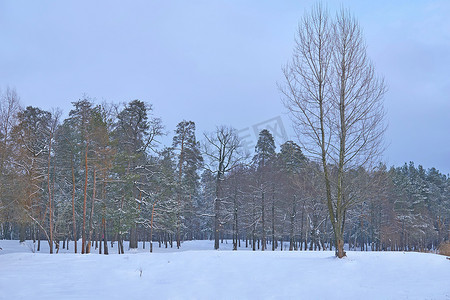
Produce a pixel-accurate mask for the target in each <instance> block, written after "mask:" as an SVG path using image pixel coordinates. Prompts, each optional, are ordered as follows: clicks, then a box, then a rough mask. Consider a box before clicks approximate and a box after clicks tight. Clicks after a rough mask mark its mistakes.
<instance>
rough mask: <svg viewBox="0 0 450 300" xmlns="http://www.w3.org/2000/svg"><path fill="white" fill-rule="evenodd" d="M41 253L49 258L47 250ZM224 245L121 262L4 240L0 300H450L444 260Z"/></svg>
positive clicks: (189, 246)
mask: <svg viewBox="0 0 450 300" xmlns="http://www.w3.org/2000/svg"><path fill="white" fill-rule="evenodd" d="M155 245H156V246H155ZM41 246H42V247H43V251H47V252H46V253H48V244H46V243H42V244H41ZM109 246H110V244H109ZM125 246H126V247H127V246H128V244H126V245H125ZM220 246H221V248H223V249H221V250H219V251H215V250H210V249H212V248H213V241H190V242H184V243H183V245H182V247H181V248H180V249H179V250H177V249H176V248H168V249H165V248H158V246H157V243H155V244H154V251H155V252H154V253H148V252H147V251H148V250H149V247H148V243H147V245H146V249H145V250H143V249H142V244H141V243H140V247H141V248H140V249H138V250H133V251H126V253H125V254H124V255H118V254H116V253H117V243H116V244H115V247H114V248H113V249H111V248H110V252H111V255H108V256H106V255H98V254H94V253H92V254H88V255H81V254H73V253H72V252H73V243H71V244H70V250H69V251H68V252H67V251H66V250H61V252H60V253H59V254H56V255H50V254H46V253H44V252H41V253H32V251H31V249H33V244H32V242H30V241H27V242H26V243H24V244H19V242H18V241H5V240H0V247H2V248H3V250H0V299H48V300H51V299H58V300H60V299H327V298H328V299H357V298H358V299H360V298H363V299H450V260H448V259H446V257H445V256H439V255H436V254H428V253H413V252H408V253H405V252H353V251H350V252H347V255H348V257H347V258H344V259H337V258H335V257H334V255H333V252H330V251H320V252H319V251H317V252H312V251H307V252H302V251H293V252H289V251H283V252H281V251H275V252H272V251H265V252H261V251H256V252H252V251H241V250H243V249H241V250H239V251H230V250H231V247H232V245H231V243H228V244H225V243H224V244H221V245H220ZM244 249H245V248H244ZM247 250H248V249H247Z"/></svg>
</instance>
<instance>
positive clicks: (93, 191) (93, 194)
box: [86, 167, 97, 253]
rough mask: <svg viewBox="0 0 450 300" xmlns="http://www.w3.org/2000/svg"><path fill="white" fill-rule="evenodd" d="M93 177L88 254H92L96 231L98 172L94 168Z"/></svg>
mask: <svg viewBox="0 0 450 300" xmlns="http://www.w3.org/2000/svg"><path fill="white" fill-rule="evenodd" d="M93 177H94V186H93V189H92V201H91V215H90V217H89V237H88V241H87V245H86V253H91V241H92V231H93V230H94V205H95V196H96V195H95V186H96V185H97V184H96V177H97V176H96V170H95V167H94V172H93Z"/></svg>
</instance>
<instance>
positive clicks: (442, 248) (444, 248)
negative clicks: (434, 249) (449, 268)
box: [438, 241, 450, 256]
mask: <svg viewBox="0 0 450 300" xmlns="http://www.w3.org/2000/svg"><path fill="white" fill-rule="evenodd" d="M438 253H439V254H441V255H445V256H450V242H449V241H446V242H443V243H442V244H440V245H439V248H438Z"/></svg>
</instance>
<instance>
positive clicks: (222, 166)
mask: <svg viewBox="0 0 450 300" xmlns="http://www.w3.org/2000/svg"><path fill="white" fill-rule="evenodd" d="M204 136H205V139H206V141H205V143H204V145H203V148H204V154H205V156H206V157H207V159H208V163H207V165H206V168H207V169H208V170H209V171H211V172H212V173H213V174H215V177H216V178H215V180H216V188H215V199H214V249H219V233H220V227H221V226H222V225H223V224H221V217H220V214H221V201H222V198H223V195H222V181H223V180H224V178H225V174H226V173H227V172H229V171H230V170H232V169H233V168H235V167H236V166H237V165H238V164H239V163H240V162H242V160H243V159H244V155H243V154H242V153H241V151H240V141H239V138H238V135H237V132H236V130H234V129H233V128H230V127H226V126H219V127H217V129H216V131H215V132H212V133H210V134H204Z"/></svg>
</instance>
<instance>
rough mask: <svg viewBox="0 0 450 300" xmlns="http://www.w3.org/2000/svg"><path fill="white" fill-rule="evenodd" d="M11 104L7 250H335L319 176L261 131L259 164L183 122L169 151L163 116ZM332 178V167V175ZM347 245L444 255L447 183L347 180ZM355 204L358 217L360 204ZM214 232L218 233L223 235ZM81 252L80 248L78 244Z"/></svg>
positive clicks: (361, 172) (227, 132) (225, 137)
mask: <svg viewBox="0 0 450 300" xmlns="http://www.w3.org/2000/svg"><path fill="white" fill-rule="evenodd" d="M1 99H2V102H1V108H2V109H1V176H2V180H1V186H0V189H1V193H0V194H1V211H0V212H1V215H0V216H1V219H0V220H1V232H0V233H1V237H2V239H19V240H20V241H24V240H26V239H27V240H33V241H36V243H37V251H39V250H40V243H42V242H45V243H48V244H49V248H50V253H57V252H58V250H59V249H60V248H65V247H72V249H73V251H74V252H80V253H89V252H92V251H98V252H99V253H104V254H108V251H109V250H108V243H107V241H112V243H118V245H120V246H119V247H118V248H116V249H118V251H119V253H123V252H124V249H123V241H124V240H127V241H129V242H130V243H129V247H130V248H137V247H142V248H147V249H148V251H152V245H153V247H181V246H182V241H186V240H193V239H197V240H198V239H216V243H215V248H216V249H219V248H220V240H223V239H230V240H232V241H233V247H234V249H237V247H238V244H239V245H240V246H241V245H244V244H245V247H249V248H251V249H253V250H262V251H264V250H275V249H277V248H279V247H283V242H287V243H288V247H286V249H282V250H322V249H323V250H326V249H333V248H332V247H333V246H334V244H333V243H334V238H333V231H332V228H331V223H330V219H329V214H328V211H327V207H326V203H325V201H324V198H325V197H326V196H325V195H324V194H325V191H324V189H323V186H324V183H323V179H322V177H321V172H322V170H321V168H320V164H319V163H318V162H316V161H314V160H311V159H308V158H307V157H306V156H305V155H304V153H303V152H302V149H301V147H300V146H299V145H298V144H297V143H295V142H293V141H287V142H285V143H284V144H282V145H281V147H280V149H276V147H275V144H274V139H273V137H272V135H271V133H270V132H269V131H268V130H262V131H261V132H260V134H259V139H258V142H257V145H256V148H255V151H254V154H253V155H249V154H248V153H243V152H242V151H241V149H240V148H239V139H238V137H237V136H236V132H235V130H233V129H232V128H229V127H226V126H218V127H217V128H216V129H215V130H214V131H211V132H210V133H207V134H205V135H204V136H202V137H201V139H200V141H199V140H198V139H197V137H196V136H198V133H196V131H195V123H194V122H193V121H186V120H183V121H181V122H180V123H178V125H177V127H176V131H175V132H174V133H171V134H172V135H173V143H172V144H171V145H160V144H159V143H158V139H159V138H160V137H161V135H162V134H163V133H164V126H163V124H162V122H161V120H160V119H159V118H158V117H157V116H154V115H153V113H152V106H151V104H149V103H144V102H142V101H139V100H133V101H130V102H129V103H124V104H122V105H115V104H112V103H100V104H99V103H95V102H93V101H92V100H90V99H89V98H87V97H86V98H83V99H81V100H78V101H75V102H73V109H72V110H71V111H70V113H69V116H68V117H67V118H66V119H64V120H61V119H60V116H61V113H60V112H59V111H58V110H54V111H52V112H48V111H44V110H41V109H40V108H38V107H26V108H22V107H21V105H20V100H19V95H18V94H17V93H16V91H15V90H13V89H7V90H6V91H5V92H4V93H3V94H2V98H1ZM330 168H331V170H330V173H331V176H335V174H334V173H335V172H336V170H335V167H334V166H332V165H331V166H330ZM346 179H347V182H348V183H347V184H348V186H347V188H346V190H345V197H346V198H347V199H348V200H347V201H348V205H349V209H348V210H347V212H346V216H345V219H346V220H345V229H346V230H345V235H344V242H345V243H347V244H348V245H349V248H350V249H360V250H367V249H370V250H372V251H373V250H377V251H381V250H403V251H412V250H425V249H426V250H435V249H436V248H437V247H438V246H439V245H440V244H441V243H443V242H444V241H446V240H448V239H449V234H448V233H449V226H450V193H449V190H450V180H449V178H448V177H447V176H445V175H443V174H441V173H439V172H438V171H437V170H436V169H434V168H432V169H429V170H424V169H423V168H422V167H421V166H420V165H418V166H416V165H415V164H414V163H413V162H410V163H409V164H405V165H403V166H400V167H389V168H388V167H386V166H384V165H378V166H376V168H373V169H370V170H368V169H364V168H359V169H355V170H349V171H348V172H346ZM350 204H351V205H350ZM215 233H217V234H215ZM78 239H82V248H81V249H77V246H76V244H75V245H73V244H72V242H73V241H74V240H78Z"/></svg>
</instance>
